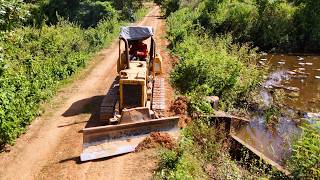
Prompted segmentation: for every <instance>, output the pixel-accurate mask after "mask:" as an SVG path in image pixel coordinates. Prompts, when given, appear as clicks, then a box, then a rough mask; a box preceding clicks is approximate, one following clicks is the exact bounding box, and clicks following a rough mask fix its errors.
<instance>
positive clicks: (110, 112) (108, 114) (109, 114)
mask: <svg viewBox="0 0 320 180" xmlns="http://www.w3.org/2000/svg"><path fill="white" fill-rule="evenodd" d="M118 97H119V78H116V79H115V80H114V81H113V83H112V85H111V87H110V89H109V90H108V92H107V94H106V96H105V97H104V98H103V100H102V103H101V106H100V120H103V121H106V122H109V119H110V118H113V116H114V112H115V106H116V103H117V100H118Z"/></svg>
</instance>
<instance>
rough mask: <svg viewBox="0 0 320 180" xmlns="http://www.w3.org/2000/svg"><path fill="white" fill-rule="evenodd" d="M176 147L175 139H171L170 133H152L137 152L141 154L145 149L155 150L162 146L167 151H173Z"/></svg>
mask: <svg viewBox="0 0 320 180" xmlns="http://www.w3.org/2000/svg"><path fill="white" fill-rule="evenodd" d="M175 145H176V142H175V139H174V138H173V137H171V136H170V135H169V134H168V133H163V132H152V133H151V134H150V135H149V136H148V137H146V138H145V139H144V140H143V141H142V142H141V143H140V144H139V145H138V146H137V147H136V152H140V151H142V150H145V149H151V148H155V147H158V146H162V147H164V148H167V149H173V148H174V147H175Z"/></svg>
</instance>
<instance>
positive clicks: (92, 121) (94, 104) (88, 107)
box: [58, 77, 119, 128]
mask: <svg viewBox="0 0 320 180" xmlns="http://www.w3.org/2000/svg"><path fill="white" fill-rule="evenodd" d="M118 81H119V78H118V77H116V78H115V79H114V81H113V83H112V84H111V85H110V87H109V88H107V89H108V92H107V93H106V96H108V95H112V93H109V91H110V90H111V89H112V88H111V87H113V86H115V84H117V83H118ZM104 97H105V96H104V95H100V96H93V97H90V98H85V99H81V100H79V101H76V102H74V103H72V105H71V106H70V107H69V108H68V109H67V110H66V111H65V112H64V113H63V114H62V116H63V117H72V116H77V115H81V114H91V116H90V118H89V120H87V121H80V122H74V123H70V124H64V125H60V126H58V127H59V128H62V127H66V126H72V125H76V124H81V123H87V124H86V126H85V127H86V128H88V127H96V126H103V125H106V122H105V121H101V120H100V105H101V103H102V101H103V99H104Z"/></svg>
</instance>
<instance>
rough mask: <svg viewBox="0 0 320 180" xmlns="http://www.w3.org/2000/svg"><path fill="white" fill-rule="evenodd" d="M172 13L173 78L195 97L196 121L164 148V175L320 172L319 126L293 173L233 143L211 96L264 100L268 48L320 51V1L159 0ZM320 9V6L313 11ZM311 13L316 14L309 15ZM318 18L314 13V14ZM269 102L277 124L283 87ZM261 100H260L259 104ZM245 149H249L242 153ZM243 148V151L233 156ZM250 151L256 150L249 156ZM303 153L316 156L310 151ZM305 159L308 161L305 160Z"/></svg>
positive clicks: (307, 134) (244, 103)
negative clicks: (262, 59)
mask: <svg viewBox="0 0 320 180" xmlns="http://www.w3.org/2000/svg"><path fill="white" fill-rule="evenodd" d="M155 2H157V3H158V4H160V5H161V7H162V10H163V14H164V15H165V16H167V38H168V40H169V41H170V45H171V47H170V48H171V50H172V52H173V54H174V55H176V56H177V57H178V58H179V62H178V63H177V64H176V65H175V67H174V69H173V71H172V73H171V75H170V80H171V83H172V85H173V86H174V87H175V88H176V90H177V93H178V95H179V96H184V97H186V99H187V100H188V106H189V108H188V113H187V114H188V115H189V116H191V118H192V121H191V123H189V124H188V126H187V127H186V128H185V129H183V130H182V133H181V137H180V140H179V143H178V146H177V147H176V149H174V150H161V152H160V156H161V161H160V163H159V169H158V171H157V174H156V175H157V177H160V178H164V179H206V178H207V179H211V178H214V179H257V178H261V177H265V178H294V177H296V178H319V167H318V166H319V163H320V161H319V158H318V156H317V155H316V154H318V153H319V152H318V150H319V149H318V148H317V147H318V146H319V142H320V140H319V125H310V126H312V127H313V128H308V130H307V129H306V128H304V132H303V133H302V135H301V136H300V137H299V138H298V139H297V141H296V143H295V144H294V146H293V150H292V151H293V154H292V157H291V159H289V160H288V162H287V164H289V165H288V170H290V171H291V172H292V174H291V175H290V176H286V175H284V174H283V173H281V172H279V171H277V170H275V169H274V168H272V167H270V166H269V165H267V164H265V163H264V162H263V161H262V160H260V159H257V160H253V159H252V158H251V155H250V153H249V152H247V151H245V150H243V151H242V150H240V149H238V151H237V152H236V153H235V152H233V151H232V150H231V149H232V148H231V146H233V142H232V140H230V139H229V138H228V136H227V135H226V134H225V133H224V132H225V131H224V129H223V128H221V127H220V125H221V122H219V123H217V122H216V121H215V120H214V119H212V118H205V116H206V115H208V114H211V113H212V112H213V109H212V107H211V105H210V103H209V102H207V101H206V100H205V97H206V96H212V95H214V96H218V97H219V98H220V100H219V109H220V110H224V111H229V112H235V111H238V112H236V113H241V111H246V110H247V109H248V108H252V106H254V105H255V104H256V102H258V101H259V99H256V98H257V97H258V96H255V94H257V88H258V87H259V86H260V85H261V83H262V81H263V76H264V75H266V69H264V68H262V67H260V66H258V65H256V64H257V61H256V60H257V59H258V58H259V52H260V51H262V50H263V51H267V52H279V51H283V52H292V51H294V52H317V51H318V50H319V49H320V44H319V42H320V36H319V32H320V27H319V25H318V24H317V23H316V20H317V19H319V18H320V14H319V13H315V12H316V9H317V8H318V7H320V3H319V2H318V1H317V2H316V1H307V0H306V1H304V0H301V1H300V0H299V1H294V0H291V1H286V0H282V1H269V0H259V1H258V0H245V1H240V0H232V1H230V0H222V1H214V0H191V1H190V0H188V1H187V0H185V1H184V0H165V1H155ZM310 12H314V13H310ZM307 19H308V20H307ZM311 19H312V20H311ZM275 96H276V97H275V98H276V99H275V103H274V104H271V105H270V107H265V108H264V112H265V115H266V119H267V121H268V122H267V123H268V124H272V123H273V124H274V123H277V122H276V121H277V119H278V117H277V116H279V115H280V113H281V112H280V110H281V106H282V104H281V100H282V98H281V92H279V93H278V92H277V93H275ZM258 105H259V104H258ZM240 151H241V152H243V153H240ZM235 154H237V156H239V154H241V157H240V158H234V157H233V156H234V155H235ZM249 156H250V157H249ZM303 156H308V158H304V157H303ZM299 162H300V164H303V165H302V166H299Z"/></svg>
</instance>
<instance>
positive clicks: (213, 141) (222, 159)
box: [157, 119, 249, 179]
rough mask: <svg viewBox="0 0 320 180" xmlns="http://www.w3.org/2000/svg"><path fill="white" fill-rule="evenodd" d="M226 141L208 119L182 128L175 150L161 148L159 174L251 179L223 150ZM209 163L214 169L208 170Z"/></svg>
mask: <svg viewBox="0 0 320 180" xmlns="http://www.w3.org/2000/svg"><path fill="white" fill-rule="evenodd" d="M194 120H195V119H194ZM224 140H225V136H224V133H221V132H218V129H217V128H214V127H213V126H212V124H210V123H209V122H208V121H207V120H206V119H198V120H196V122H193V123H192V124H191V125H190V126H188V127H186V128H185V129H183V130H182V133H181V139H180V141H179V146H178V147H177V148H176V149H174V150H162V151H160V162H159V169H158V172H157V175H158V176H160V177H161V178H164V179H210V178H215V179H240V178H248V177H249V176H248V175H247V174H245V173H243V172H242V171H241V170H240V169H239V167H238V166H237V165H236V163H235V162H234V161H232V160H231V159H230V156H229V155H228V154H227V153H226V151H224V150H222V144H223V141H224ZM208 165H209V166H211V167H212V168H211V169H207V170H206V171H205V170H204V167H205V166H208ZM212 170H213V172H212Z"/></svg>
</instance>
